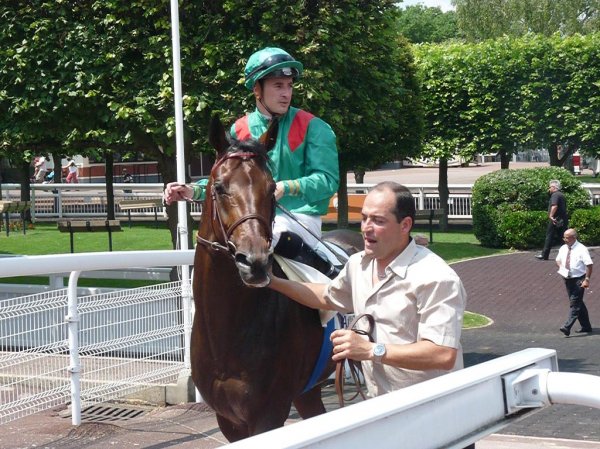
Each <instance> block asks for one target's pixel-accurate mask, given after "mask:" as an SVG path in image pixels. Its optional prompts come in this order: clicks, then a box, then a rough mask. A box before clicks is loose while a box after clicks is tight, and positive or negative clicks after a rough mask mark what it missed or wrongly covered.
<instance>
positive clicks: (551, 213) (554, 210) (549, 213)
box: [548, 204, 558, 221]
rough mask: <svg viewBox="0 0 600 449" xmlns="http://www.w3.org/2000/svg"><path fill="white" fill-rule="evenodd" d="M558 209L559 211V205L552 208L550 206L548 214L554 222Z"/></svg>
mask: <svg viewBox="0 0 600 449" xmlns="http://www.w3.org/2000/svg"><path fill="white" fill-rule="evenodd" d="M556 209H558V205H556V204H553V205H552V206H550V212H548V218H549V219H550V220H552V221H556V216H555V214H556Z"/></svg>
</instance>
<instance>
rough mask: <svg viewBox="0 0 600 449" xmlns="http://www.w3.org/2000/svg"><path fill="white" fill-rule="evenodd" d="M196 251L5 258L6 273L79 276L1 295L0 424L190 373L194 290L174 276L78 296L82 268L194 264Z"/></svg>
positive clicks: (1, 269) (1, 270) (75, 409)
mask: <svg viewBox="0 0 600 449" xmlns="http://www.w3.org/2000/svg"><path fill="white" fill-rule="evenodd" d="M192 262H193V251H192V250H189V251H132V252H113V253H80V254H68V255H57V256H31V257H29V256H22V257H7V258H0V278H1V277H11V276H27V275H49V274H53V273H64V272H71V275H70V278H69V285H68V288H67V289H57V290H52V291H49V292H44V293H37V294H34V295H29V296H24V297H18V298H11V299H7V300H2V301H0V399H1V400H0V424H1V423H4V422H7V421H10V420H13V419H16V418H19V417H22V416H26V415H29V414H32V413H35V412H37V411H40V410H44V409H47V408H50V407H52V406H55V405H58V404H64V403H66V402H69V401H70V402H71V407H72V410H71V411H72V420H73V424H79V423H80V422H81V409H82V401H84V402H94V401H102V400H107V399H114V398H117V397H122V396H123V395H125V394H128V393H133V392H136V391H140V390H143V389H145V388H148V387H149V386H150V385H153V384H159V385H164V384H168V383H175V382H176V381H177V378H178V376H179V374H180V373H181V372H182V371H183V370H185V369H189V366H190V363H189V336H190V332H191V314H192V304H191V288H190V285H189V283H187V285H184V284H183V283H182V282H170V283H166V284H161V285H156V286H151V287H143V288H137V289H126V290H118V291H113V292H109V293H99V294H93V295H87V296H80V297H78V295H77V280H78V278H79V274H80V272H81V271H87V270H104V269H109V268H113V269H115V268H116V269H118V268H130V267H161V266H181V265H189V264H192Z"/></svg>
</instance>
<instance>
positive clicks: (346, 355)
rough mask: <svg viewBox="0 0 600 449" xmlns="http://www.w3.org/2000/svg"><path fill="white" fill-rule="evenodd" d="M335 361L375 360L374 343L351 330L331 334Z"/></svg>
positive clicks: (341, 330)
mask: <svg viewBox="0 0 600 449" xmlns="http://www.w3.org/2000/svg"><path fill="white" fill-rule="evenodd" d="M331 342H332V343H333V357H332V359H333V361H334V362H339V361H340V360H344V359H352V360H357V361H360V360H370V359H372V358H373V343H371V342H370V341H369V340H368V339H367V338H366V337H364V336H361V335H359V334H357V333H356V332H354V331H351V330H349V329H338V330H335V331H333V333H332V334H331Z"/></svg>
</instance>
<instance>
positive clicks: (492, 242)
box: [471, 201, 504, 248]
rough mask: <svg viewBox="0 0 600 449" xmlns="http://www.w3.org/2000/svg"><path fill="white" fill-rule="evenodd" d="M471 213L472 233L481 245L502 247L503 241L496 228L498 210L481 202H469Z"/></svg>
mask: <svg viewBox="0 0 600 449" xmlns="http://www.w3.org/2000/svg"><path fill="white" fill-rule="evenodd" d="M471 211H472V212H471V213H472V214H473V233H474V234H475V237H477V239H478V240H479V241H480V242H481V244H482V245H483V246H486V247H488V248H502V246H503V244H504V242H503V240H502V238H501V236H500V231H499V229H498V227H499V223H500V220H501V216H502V215H501V213H500V211H499V210H498V209H497V208H496V207H494V206H489V205H487V204H484V203H482V202H475V201H473V202H472V203H471Z"/></svg>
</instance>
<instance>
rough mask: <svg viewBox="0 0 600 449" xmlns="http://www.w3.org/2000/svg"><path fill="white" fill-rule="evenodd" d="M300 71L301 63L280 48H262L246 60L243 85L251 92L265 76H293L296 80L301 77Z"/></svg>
mask: <svg viewBox="0 0 600 449" xmlns="http://www.w3.org/2000/svg"><path fill="white" fill-rule="evenodd" d="M302 69H303V66H302V63H301V62H299V61H296V60H295V59H294V58H292V57H291V56H290V54H289V53H288V52H286V51H284V50H282V49H281V48H275V47H267V48H263V49H262V50H259V51H257V52H256V53H254V54H253V55H252V56H250V59H248V64H246V69H245V70H244V75H245V76H246V81H245V83H244V84H245V85H246V87H247V88H248V89H250V90H252V88H253V87H254V85H255V84H256V82H257V81H258V80H259V79H262V78H265V77H267V76H293V77H294V80H296V79H297V78H299V77H300V75H302Z"/></svg>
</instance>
